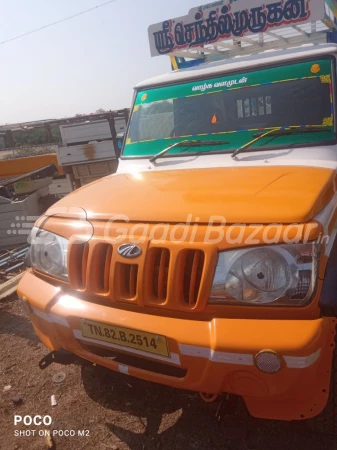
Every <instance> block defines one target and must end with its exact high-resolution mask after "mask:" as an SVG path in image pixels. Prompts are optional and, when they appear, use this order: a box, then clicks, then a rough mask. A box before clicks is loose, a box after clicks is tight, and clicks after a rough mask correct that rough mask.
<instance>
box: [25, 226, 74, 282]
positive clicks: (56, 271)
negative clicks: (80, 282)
mask: <svg viewBox="0 0 337 450" xmlns="http://www.w3.org/2000/svg"><path fill="white" fill-rule="evenodd" d="M67 247H68V240H67V239H65V238H62V237H60V236H57V235H56V234H53V233H50V232H49V231H45V230H41V229H38V228H34V229H33V230H32V234H31V263H32V267H33V268H35V269H37V270H40V271H42V272H45V273H47V274H49V275H53V276H56V277H59V278H62V279H65V280H66V279H67V278H68V273H67Z"/></svg>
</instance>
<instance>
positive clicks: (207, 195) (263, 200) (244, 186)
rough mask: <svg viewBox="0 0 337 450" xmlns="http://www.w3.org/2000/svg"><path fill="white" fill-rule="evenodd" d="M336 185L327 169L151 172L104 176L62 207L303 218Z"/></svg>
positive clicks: (103, 212)
mask: <svg viewBox="0 0 337 450" xmlns="http://www.w3.org/2000/svg"><path fill="white" fill-rule="evenodd" d="M335 190H336V174H335V171H334V170H331V169H324V168H313V167H292V166H291V167H289V166H285V167H275V166H271V167H238V168H229V167H228V168H216V169H214V168H212V169H194V170H170V171H148V172H140V173H136V174H125V173H123V174H116V175H113V176H109V177H106V178H103V179H101V180H98V181H96V182H94V183H92V184H90V185H88V186H85V187H83V188H81V189H79V190H77V191H75V192H73V193H72V194H70V195H68V196H67V197H65V198H64V199H62V200H61V201H60V202H59V203H58V204H57V207H58V208H59V211H61V210H62V209H64V210H65V211H66V210H69V211H70V209H68V208H74V207H77V208H82V209H83V210H85V211H86V213H87V218H88V219H89V220H90V219H91V220H95V219H97V220H109V219H112V218H113V217H115V216H116V215H117V216H118V215H121V216H126V218H127V219H128V220H129V221H133V222H146V223H148V222H153V223H162V222H165V223H178V222H179V223H180V222H183V223H185V222H186V221H189V222H195V221H198V222H199V223H209V221H210V220H213V223H215V222H219V223H221V222H222V221H223V219H222V218H225V220H226V223H227V224H228V223H238V222H240V223H254V224H256V223H260V224H261V223H275V222H278V223H303V222H307V221H309V220H310V219H312V218H313V217H315V216H316V215H317V214H318V213H319V212H320V211H321V210H322V209H323V208H324V207H325V206H326V205H327V204H328V203H329V201H330V200H331V198H332V197H333V195H334V193H335ZM196 218H199V220H198V219H197V220H196ZM123 220H125V217H124V218H123Z"/></svg>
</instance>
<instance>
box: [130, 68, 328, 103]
mask: <svg viewBox="0 0 337 450" xmlns="http://www.w3.org/2000/svg"><path fill="white" fill-rule="evenodd" d="M330 73H331V61H330V60H329V59H326V60H321V61H318V62H317V63H313V62H312V61H310V62H304V63H301V64H294V65H288V66H279V67H275V68H273V69H264V70H259V71H255V72H249V73H245V74H240V75H230V76H227V77H218V78H210V79H207V80H196V81H194V82H192V83H184V84H177V85H175V86H168V87H162V88H157V89H149V90H146V91H141V92H139V93H138V94H137V98H136V103H135V105H146V104H149V103H153V102H158V101H162V100H173V99H176V98H183V97H191V96H194V95H200V94H212V93H215V92H219V91H226V90H234V89H242V88H247V87H251V86H260V85H262V84H269V83H280V82H286V81H293V80H298V79H300V80H301V79H306V78H308V77H310V78H316V77H320V76H326V75H330Z"/></svg>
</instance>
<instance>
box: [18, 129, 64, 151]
mask: <svg viewBox="0 0 337 450" xmlns="http://www.w3.org/2000/svg"><path fill="white" fill-rule="evenodd" d="M50 129H51V134H52V139H49V138H48V135H47V132H46V128H45V127H40V128H32V129H30V130H18V131H14V132H13V138H14V141H15V144H16V145H17V146H20V147H21V146H25V145H41V144H57V143H59V142H61V134H60V129H59V127H58V126H53V127H50Z"/></svg>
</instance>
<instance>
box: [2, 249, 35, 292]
mask: <svg viewBox="0 0 337 450" xmlns="http://www.w3.org/2000/svg"><path fill="white" fill-rule="evenodd" d="M28 249H29V247H28V246H27V244H26V245H23V246H21V247H18V248H16V249H14V250H7V251H0V284H2V283H5V282H6V281H8V280H11V279H12V278H14V277H16V276H17V275H19V274H20V273H21V272H22V271H23V270H24V268H25V256H26V254H27V252H28Z"/></svg>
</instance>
